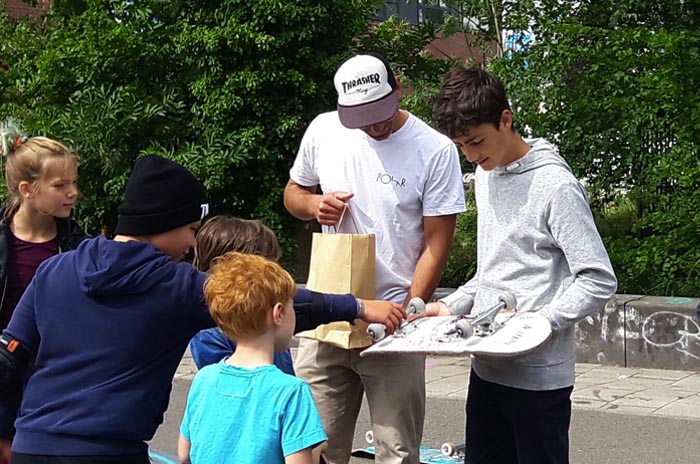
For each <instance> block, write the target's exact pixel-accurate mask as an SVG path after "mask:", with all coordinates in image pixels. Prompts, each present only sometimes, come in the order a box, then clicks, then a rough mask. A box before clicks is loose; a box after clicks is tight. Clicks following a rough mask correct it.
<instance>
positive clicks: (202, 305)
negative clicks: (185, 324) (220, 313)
mask: <svg viewBox="0 0 700 464" xmlns="http://www.w3.org/2000/svg"><path fill="white" fill-rule="evenodd" d="M181 264H182V265H183V269H187V272H188V273H189V276H188V282H187V285H184V286H183V290H184V291H185V292H186V293H185V298H183V301H189V304H188V306H187V308H188V310H189V311H191V317H192V318H193V326H192V327H191V329H192V330H193V331H194V332H193V333H192V336H194V334H196V333H197V332H199V331H200V330H203V329H208V328H211V327H214V326H215V325H216V324H214V320H213V319H212V318H211V313H210V312H209V307H208V306H207V302H206V300H205V298H204V283H205V282H206V280H207V275H206V274H205V273H204V272H200V271H198V270H196V269H195V268H193V267H191V266H190V265H189V264H186V263H181Z"/></svg>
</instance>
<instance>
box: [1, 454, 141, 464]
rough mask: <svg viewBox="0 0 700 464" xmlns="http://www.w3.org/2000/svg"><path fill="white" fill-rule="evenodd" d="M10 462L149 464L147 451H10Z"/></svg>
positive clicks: (15, 463) (39, 463)
mask: <svg viewBox="0 0 700 464" xmlns="http://www.w3.org/2000/svg"><path fill="white" fill-rule="evenodd" d="M10 462H11V463H12V464H149V463H150V462H151V460H150V458H149V457H148V453H147V452H146V453H139V454H131V455H126V456H124V455H122V456H42V455H36V454H21V453H12V458H11V459H10Z"/></svg>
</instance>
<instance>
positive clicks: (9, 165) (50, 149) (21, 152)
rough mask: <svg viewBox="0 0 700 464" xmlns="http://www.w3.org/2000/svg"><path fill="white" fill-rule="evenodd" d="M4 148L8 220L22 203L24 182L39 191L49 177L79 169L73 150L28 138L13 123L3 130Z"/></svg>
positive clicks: (0, 141) (1, 141)
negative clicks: (20, 191) (21, 189)
mask: <svg viewBox="0 0 700 464" xmlns="http://www.w3.org/2000/svg"><path fill="white" fill-rule="evenodd" d="M0 145H1V146H2V151H3V153H2V154H3V156H4V158H5V186H6V188H7V192H8V194H9V201H8V205H7V208H5V215H4V218H3V219H5V220H6V221H8V220H10V219H11V218H12V216H13V215H14V214H15V213H16V212H17V210H18V209H19V207H20V205H21V204H22V196H21V195H20V193H19V184H20V183H22V182H29V183H30V184H31V185H32V188H33V189H38V188H39V182H41V181H42V180H44V179H45V178H46V177H48V176H49V175H51V174H53V173H55V172H69V171H72V170H77V168H78V159H77V156H76V154H75V152H74V151H73V150H71V149H69V148H68V147H66V146H65V145H63V144H62V143H60V142H57V141H55V140H52V139H49V138H46V137H31V138H28V137H27V136H25V135H23V134H22V133H21V131H20V130H19V129H17V126H16V125H15V123H14V122H12V121H8V122H5V123H4V124H3V125H2V127H0ZM59 163H60V164H59Z"/></svg>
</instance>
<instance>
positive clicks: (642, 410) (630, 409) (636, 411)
mask: <svg viewBox="0 0 700 464" xmlns="http://www.w3.org/2000/svg"><path fill="white" fill-rule="evenodd" d="M598 411H605V412H614V413H617V414H631V415H634V416H651V415H652V414H653V413H654V412H655V411H656V409H654V408H649V407H644V406H630V405H620V404H606V405H604V406H602V407H601V408H600V409H598Z"/></svg>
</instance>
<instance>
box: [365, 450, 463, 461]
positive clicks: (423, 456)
mask: <svg viewBox="0 0 700 464" xmlns="http://www.w3.org/2000/svg"><path fill="white" fill-rule="evenodd" d="M457 449H458V450H460V451H461V452H459V453H456V454H455V455H454V456H445V455H444V454H442V451H441V450H439V449H436V448H429V447H427V446H421V447H420V463H421V464H454V463H456V462H459V463H464V454H463V452H464V447H463V446H462V447H460V446H458V447H457ZM374 453H375V452H374V446H367V447H366V448H357V449H354V450H353V451H352V455H353V456H354V457H356V458H360V459H367V460H372V461H374Z"/></svg>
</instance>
